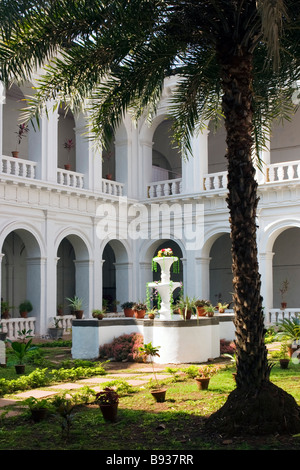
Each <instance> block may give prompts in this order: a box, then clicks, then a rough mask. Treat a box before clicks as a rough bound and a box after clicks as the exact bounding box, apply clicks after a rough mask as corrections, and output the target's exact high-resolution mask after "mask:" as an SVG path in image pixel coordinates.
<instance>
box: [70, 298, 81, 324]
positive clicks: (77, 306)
mask: <svg viewBox="0 0 300 470" xmlns="http://www.w3.org/2000/svg"><path fill="white" fill-rule="evenodd" d="M67 300H68V301H69V302H70V304H69V307H71V309H72V310H73V312H74V315H75V317H76V318H77V319H80V318H82V316H83V310H82V304H83V300H82V299H80V298H79V297H77V296H76V295H75V296H74V297H73V299H72V298H68V297H67Z"/></svg>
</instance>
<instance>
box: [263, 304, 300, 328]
mask: <svg viewBox="0 0 300 470" xmlns="http://www.w3.org/2000/svg"><path fill="white" fill-rule="evenodd" d="M299 316H300V308H286V309H284V310H282V309H280V308H272V309H270V310H269V315H268V318H267V321H268V323H269V324H271V325H276V323H278V322H279V321H282V320H285V319H286V320H290V319H291V318H294V317H299Z"/></svg>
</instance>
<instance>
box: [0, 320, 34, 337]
mask: <svg viewBox="0 0 300 470" xmlns="http://www.w3.org/2000/svg"><path fill="white" fill-rule="evenodd" d="M35 322H36V318H35V317H28V318H21V317H20V318H10V319H8V320H0V325H2V328H1V331H2V333H7V338H8V339H10V340H16V339H18V338H19V334H18V332H19V331H22V330H26V331H28V330H31V333H30V334H31V335H32V336H34V335H35Z"/></svg>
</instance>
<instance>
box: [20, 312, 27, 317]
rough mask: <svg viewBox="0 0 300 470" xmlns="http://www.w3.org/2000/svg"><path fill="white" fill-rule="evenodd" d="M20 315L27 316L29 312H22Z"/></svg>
mask: <svg viewBox="0 0 300 470" xmlns="http://www.w3.org/2000/svg"><path fill="white" fill-rule="evenodd" d="M20 316H21V317H22V318H27V316H28V312H20Z"/></svg>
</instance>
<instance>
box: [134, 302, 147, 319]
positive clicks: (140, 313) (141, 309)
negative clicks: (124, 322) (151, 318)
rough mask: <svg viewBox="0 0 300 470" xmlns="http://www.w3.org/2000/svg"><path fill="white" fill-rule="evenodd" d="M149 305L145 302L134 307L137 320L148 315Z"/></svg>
mask: <svg viewBox="0 0 300 470" xmlns="http://www.w3.org/2000/svg"><path fill="white" fill-rule="evenodd" d="M146 310H147V305H146V304H145V303H144V302H138V303H136V304H134V306H133V314H134V316H135V318H144V316H145V315H146Z"/></svg>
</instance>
